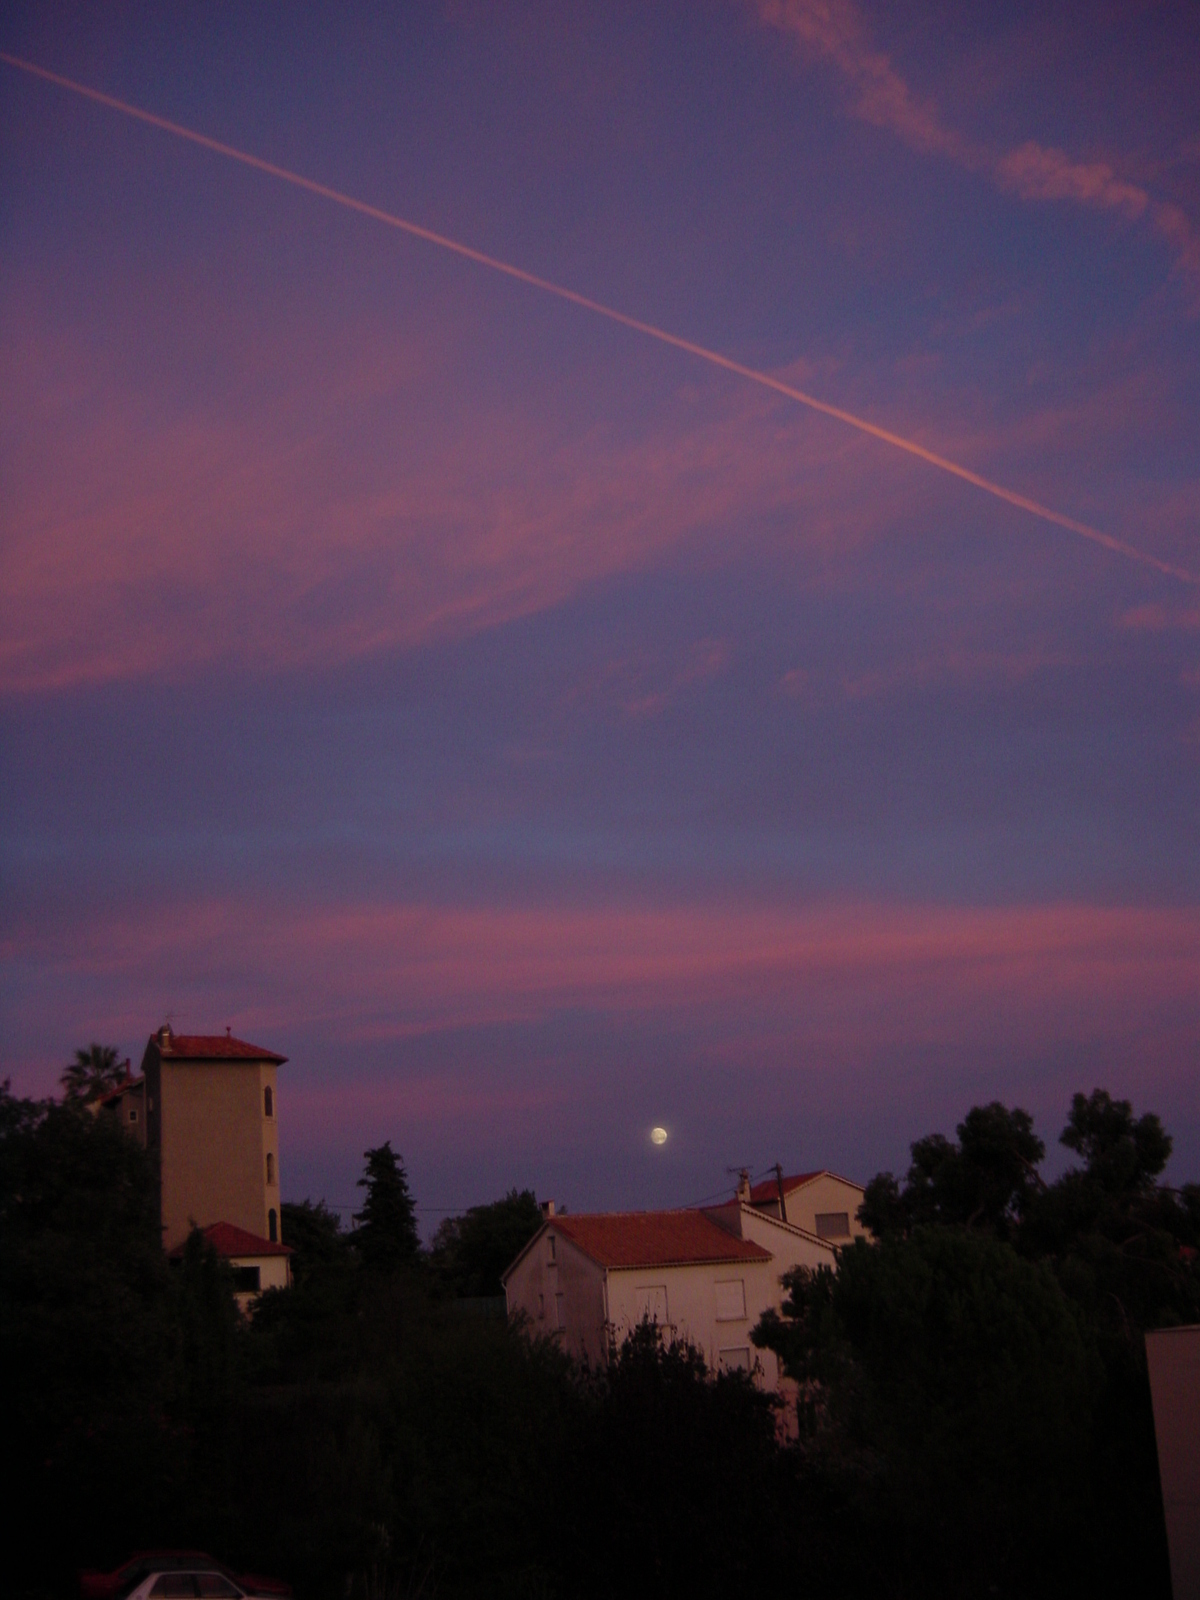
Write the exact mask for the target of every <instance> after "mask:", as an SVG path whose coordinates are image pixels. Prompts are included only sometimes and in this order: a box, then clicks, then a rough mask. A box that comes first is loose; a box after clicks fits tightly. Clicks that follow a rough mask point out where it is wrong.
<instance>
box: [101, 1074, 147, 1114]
mask: <svg viewBox="0 0 1200 1600" xmlns="http://www.w3.org/2000/svg"><path fill="white" fill-rule="evenodd" d="M144 1082H145V1079H144V1078H135V1077H134V1076H133V1074H132V1073H126V1075H125V1076H124V1077H123V1078H122V1079H121V1081H120V1083H119V1084H117V1086H116V1088H115V1089H110V1090H109V1091H108V1093H107V1094H104V1095H101V1096H100V1104H101V1105H102V1106H111V1105H114V1104H115V1103H116V1102H117V1101H118V1100H119V1099H120V1098H121V1096H122V1095H123V1094H128V1093H129V1091H130V1090H131V1089H140V1088H141V1087H142V1084H143V1083H144Z"/></svg>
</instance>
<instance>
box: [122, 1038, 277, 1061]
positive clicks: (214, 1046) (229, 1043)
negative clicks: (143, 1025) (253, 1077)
mask: <svg viewBox="0 0 1200 1600" xmlns="http://www.w3.org/2000/svg"><path fill="white" fill-rule="evenodd" d="M150 1043H151V1045H152V1046H153V1047H154V1048H155V1049H156V1050H157V1051H158V1052H159V1054H160V1055H162V1056H164V1057H169V1058H170V1059H171V1060H172V1061H273V1062H274V1063H275V1065H276V1066H277V1067H278V1066H282V1065H283V1063H284V1062H285V1061H286V1060H287V1057H286V1056H280V1055H276V1054H275V1052H274V1051H273V1050H264V1049H262V1047H261V1046H260V1045H257V1044H247V1043H246V1041H245V1040H244V1039H231V1038H230V1037H229V1035H228V1034H227V1033H173V1034H171V1035H170V1037H169V1038H168V1039H167V1040H166V1042H165V1043H163V1042H161V1041H160V1037H159V1035H158V1034H157V1033H152V1034H151V1035H150Z"/></svg>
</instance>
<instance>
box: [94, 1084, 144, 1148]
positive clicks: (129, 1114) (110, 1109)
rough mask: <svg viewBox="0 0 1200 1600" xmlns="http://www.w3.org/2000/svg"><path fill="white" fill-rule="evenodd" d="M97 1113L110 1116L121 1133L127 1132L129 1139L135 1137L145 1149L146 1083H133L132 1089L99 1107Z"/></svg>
mask: <svg viewBox="0 0 1200 1600" xmlns="http://www.w3.org/2000/svg"><path fill="white" fill-rule="evenodd" d="M99 1115H100V1116H102V1117H112V1118H113V1120H114V1121H115V1122H116V1123H117V1124H118V1125H119V1127H120V1129H121V1131H122V1133H127V1134H128V1135H129V1137H130V1138H131V1139H136V1140H137V1142H138V1144H140V1145H141V1146H142V1148H143V1149H145V1146H146V1085H145V1084H144V1083H139V1084H135V1086H134V1087H133V1088H132V1089H127V1090H126V1091H125V1093H124V1094H123V1095H122V1096H121V1098H120V1099H119V1100H117V1101H116V1102H115V1103H114V1104H113V1105H111V1106H103V1107H101V1108H100V1111H99Z"/></svg>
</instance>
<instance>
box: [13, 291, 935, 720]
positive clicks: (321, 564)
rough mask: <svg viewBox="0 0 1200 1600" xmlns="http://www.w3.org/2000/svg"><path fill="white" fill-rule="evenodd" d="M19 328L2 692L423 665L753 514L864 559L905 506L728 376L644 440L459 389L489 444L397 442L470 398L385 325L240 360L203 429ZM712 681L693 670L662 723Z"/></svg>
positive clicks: (122, 379) (817, 435) (706, 668)
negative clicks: (393, 656) (407, 657)
mask: <svg viewBox="0 0 1200 1600" xmlns="http://www.w3.org/2000/svg"><path fill="white" fill-rule="evenodd" d="M14 309H16V308H14ZM22 326H23V331H22V332H18V331H17V330H18V329H19V328H22ZM9 327H10V330H11V332H10V339H11V342H10V344H9V346H8V349H7V351H6V352H5V357H4V368H3V371H4V376H5V378H6V379H7V381H8V382H9V386H10V390H12V391H13V392H19V393H20V394H21V395H22V400H23V404H22V407H21V411H20V417H19V419H18V421H17V422H16V424H15V425H14V427H13V428H12V429H11V430H10V436H9V438H8V440H7V441H6V444H5V459H4V466H5V468H6V471H5V487H4V507H5V520H6V530H5V540H4V543H3V547H2V548H0V639H2V640H3V643H2V644H0V690H2V691H7V692H20V691H23V690H25V691H27V690H44V689H47V688H51V689H52V688H59V687H66V686H70V685H72V684H77V683H87V682H98V681H105V680H111V679H124V678H129V677H137V676H145V675H149V674H154V675H157V676H167V677H170V676H172V675H187V674H188V673H189V672H191V671H193V670H195V669H196V668H198V667H206V666H211V665H213V664H215V663H220V662H232V663H237V664H239V665H242V666H250V667H252V668H266V669H268V670H275V669H285V670H286V669H287V668H290V667H294V666H298V665H307V664H314V663H315V664H318V665H320V664H326V663H329V662H333V661H341V660H346V659H352V658H354V657H357V656H362V655H366V654H370V653H373V652H376V651H379V650H386V649H392V648H404V647H408V646H412V645H416V644H420V643H423V642H425V641H427V640H430V639H433V638H437V637H443V636H447V635H450V636H454V635H461V634H464V633H469V632H472V631H475V630H477V629H480V628H486V627H491V626H495V625H497V624H498V623H502V622H504V621H507V620H510V619H512V618H515V617H519V616H523V615H528V614H530V613H532V612H536V611H538V610H540V609H543V608H545V607H547V606H552V605H554V604H557V603H559V602H561V601H562V600H564V599H565V598H567V597H569V596H570V595H572V594H574V593H576V592H578V591H579V589H581V588H582V587H585V586H587V585H588V584H592V583H595V582H597V581H600V580H603V579H605V578H607V577H610V576H612V575H613V574H615V573H620V572H628V571H634V570H638V569H641V568H643V567H646V566H648V565H651V564H653V563H655V562H657V561H661V560H662V559H663V557H664V555H665V554H666V553H668V552H670V551H671V550H672V549H673V548H675V547H676V546H677V545H678V544H679V543H680V542H682V541H685V540H690V541H696V540H703V539H704V538H706V537H708V536H710V535H712V534H714V533H715V531H716V530H722V529H723V528H724V526H725V524H726V523H727V522H728V521H729V520H730V519H733V518H736V519H737V520H738V521H739V523H742V524H744V522H745V520H746V519H752V518H754V517H757V516H762V515H764V514H767V513H770V512H774V511H778V510H779V509H781V508H786V509H787V510H789V511H790V512H791V513H792V515H793V524H792V526H793V530H794V531H793V535H792V537H793V538H795V539H799V540H801V541H803V542H806V543H808V544H810V545H812V546H814V547H821V546H825V547H827V548H829V549H831V550H832V549H835V548H840V549H842V550H845V551H849V550H852V549H853V548H854V547H855V546H856V544H858V543H859V542H860V541H861V540H863V539H864V538H870V537H871V536H872V534H873V532H878V531H879V529H880V528H881V527H882V526H883V525H884V524H885V522H886V520H887V517H888V516H889V515H890V514H892V512H893V511H894V508H895V505H896V503H897V502H896V499H895V497H893V498H892V500H891V501H890V502H889V503H887V504H885V503H883V502H882V501H881V500H880V497H879V495H878V492H877V491H876V490H875V489H874V488H873V487H872V485H871V483H870V480H869V479H867V478H866V476H865V475H864V474H863V473H862V472H861V470H860V469H859V467H858V463H860V462H861V461H862V459H863V457H864V455H865V454H866V453H868V452H870V451H871V450H872V449H873V448H874V447H873V446H872V445H871V444H870V442H869V441H865V440H859V439H854V438H837V439H832V440H831V438H830V436H829V430H828V429H826V428H825V427H823V426H822V425H821V424H814V423H813V421H812V419H810V418H807V417H803V416H798V415H796V414H795V413H794V412H792V411H791V410H790V408H787V407H786V406H783V405H781V404H780V403H779V402H776V401H774V400H772V399H770V398H768V397H765V396H763V397H759V396H747V395H746V393H745V392H744V391H742V390H741V389H740V388H737V387H735V386H732V385H731V384H730V383H729V382H728V381H727V380H725V379H723V378H720V377H716V378H713V379H711V380H708V381H704V382H699V383H698V382H697V381H696V379H695V376H694V374H692V373H691V372H686V373H685V376H686V377H687V379H688V387H687V388H685V389H681V390H678V391H676V393H675V394H674V395H670V394H668V396H667V398H666V401H665V403H664V406H663V407H662V410H661V413H660V415H659V417H658V418H657V420H656V421H655V423H654V424H653V425H651V426H649V427H647V428H645V429H642V430H639V431H638V432H637V433H636V434H634V436H632V437H630V438H627V439H626V438H621V437H619V436H618V435H617V434H616V433H615V430H613V429H612V428H610V427H607V426H606V427H599V426H597V425H595V424H594V423H592V422H590V421H589V420H588V419H587V418H586V415H585V417H584V418H583V419H581V420H580V421H579V422H577V423H576V424H574V425H571V424H570V423H568V422H566V421H565V420H564V416H563V415H562V414H561V413H560V414H558V415H557V416H556V418H555V421H554V425H553V427H552V428H551V430H550V431H549V435H548V432H547V426H546V421H547V419H546V417H545V416H543V415H541V414H540V413H538V412H536V410H531V409H530V406H529V404H528V403H522V402H521V401H520V400H519V399H514V400H512V401H511V402H510V403H508V404H507V405H505V406H504V407H503V408H501V407H500V406H499V405H498V404H497V403H496V402H495V401H494V400H492V399H490V398H488V397H486V396H478V395H476V396H473V397H470V396H466V395H463V396H462V397H458V396H456V401H455V403H456V404H457V405H459V406H460V407H462V406H465V405H467V404H473V405H474V407H475V414H474V416H473V417H472V422H471V427H470V428H469V429H465V428H462V427H461V418H460V426H459V427H458V428H456V429H453V430H451V429H449V428H443V429H440V430H439V427H438V424H437V421H436V416H435V419H434V420H433V421H431V422H430V423H429V424H428V426H427V427H426V426H424V425H421V426H420V427H418V426H412V425H410V426H409V428H408V429H407V430H406V431H404V432H401V433H399V435H398V436H397V437H396V438H395V440H394V443H393V439H392V437H391V435H392V434H393V433H394V432H395V430H394V428H392V427H389V426H388V425H386V424H384V425H381V423H380V420H379V416H380V412H381V411H382V412H383V413H384V414H385V416H391V415H397V416H401V417H408V416H417V417H423V416H424V415H425V414H426V413H429V412H433V413H436V410H437V406H438V405H439V404H443V405H444V404H445V403H446V402H445V395H446V393H447V391H453V390H454V389H455V387H456V386H457V385H459V384H460V383H461V375H460V372H459V362H460V361H465V360H466V359H467V358H466V357H465V356H464V355H463V353H462V351H461V349H460V348H459V345H458V342H457V339H456V337H455V334H454V329H453V326H451V327H450V328H449V329H448V330H447V331H448V338H447V345H446V349H445V350H444V351H443V352H441V355H442V358H443V359H442V361H441V363H440V368H441V370H434V364H432V363H431V361H430V359H429V358H428V355H427V351H426V350H425V349H424V347H423V345H422V343H421V342H420V341H418V342H417V343H415V344H413V343H410V341H409V340H408V337H407V334H403V335H401V336H400V337H395V336H393V337H392V340H391V344H390V348H389V349H388V350H382V349H381V343H380V341H379V340H378V339H377V338H376V337H375V334H374V331H373V330H372V329H370V328H364V329H362V330H361V333H360V337H359V338H358V339H356V341H355V344H354V346H353V349H352V351H351V352H349V353H348V352H347V350H346V348H345V341H343V342H342V345H341V347H339V348H337V349H330V350H329V351H327V352H322V356H323V359H322V360H321V361H319V362H318V361H315V360H314V361H311V362H310V363H309V366H308V369H307V371H306V372H304V373H300V374H297V373H292V372H290V371H281V372H279V373H278V374H271V373H270V372H268V373H267V375H266V376H265V377H264V375H263V368H264V364H265V363H264V354H263V352H262V351H260V350H258V349H254V350H252V351H249V352H242V353H240V354H239V353H238V352H237V351H236V350H233V351H231V352H230V353H229V356H228V359H229V361H230V363H231V366H232V368H233V370H231V372H230V374H229V389H230V397H231V403H230V404H228V405H225V404H223V405H221V406H219V407H218V406H213V407H212V408H210V409H199V410H198V409H196V408H195V407H194V406H189V407H186V408H184V407H178V406H177V407H176V408H175V409H172V408H171V406H170V405H163V404H162V403H161V397H159V396H158V395H156V394H155V393H154V391H153V390H152V389H149V390H147V389H143V388H141V387H139V386H138V385H136V384H134V383H132V382H131V381H130V380H129V378H128V376H127V374H125V373H124V372H123V371H121V370H119V369H118V368H117V367H116V364H115V362H114V361H113V359H112V358H111V356H110V355H109V354H108V353H107V352H104V353H100V352H99V351H98V350H97V349H96V348H95V347H94V346H93V345H92V344H90V343H89V342H88V341H87V340H86V338H84V337H82V336H81V337H80V338H78V339H77V340H75V341H72V340H70V339H69V338H66V337H64V336H63V335H61V334H56V335H54V336H53V337H45V336H44V335H43V333H42V332H41V326H40V323H39V322H38V321H37V319H36V318H35V319H33V320H32V321H29V320H27V319H25V318H23V317H18V316H14V317H13V318H12V319H11V320H10V323H9ZM429 337H431V335H430V334H429V332H428V328H427V327H426V328H425V330H424V334H423V338H424V339H425V340H428V338H429ZM359 352H361V354H360V353H359ZM241 367H244V369H245V371H244V373H243V372H242V371H240V370H239V368H241ZM243 376H244V377H245V379H246V384H247V385H249V384H250V383H251V382H253V384H254V385H255V386H256V392H255V394H254V397H253V403H252V404H246V403H245V402H244V401H243V400H241V399H239V398H237V397H238V396H239V394H240V392H241V390H242V389H243V387H244V386H243V385H242V384H241V383H240V382H239V380H240V379H241V378H242V377H243ZM276 389H278V390H279V392H278V393H276ZM431 392H432V394H433V395H434V397H435V398H434V402H433V404H432V405H431V403H430V398H429V397H430V393H431ZM549 403H550V404H551V405H553V399H552V398H551V399H550V401H549ZM764 424H766V425H764ZM348 437H353V439H354V444H355V448H354V449H353V450H351V449H349V448H347V445H346V441H347V440H348ZM548 437H549V439H550V440H551V441H552V442H551V443H549V444H548V443H547V439H548ZM898 476H899V480H900V481H901V482H903V481H904V471H903V468H901V469H900V471H899V474H898ZM831 507H836V510H833V509H831ZM720 665H721V663H720V662H719V661H712V662H708V663H699V662H692V663H688V664H683V665H682V666H681V667H680V669H679V670H681V671H682V672H683V674H684V676H683V678H682V679H681V680H680V682H679V683H678V684H674V685H672V684H669V683H668V684H652V685H650V686H649V687H648V688H646V689H645V690H644V691H643V698H644V701H645V703H644V705H643V708H642V709H643V713H644V714H653V712H654V711H655V709H656V707H657V706H658V705H659V697H661V696H662V695H664V694H665V695H666V696H667V698H668V699H669V698H670V697H671V695H673V694H674V693H676V692H679V690H680V689H681V688H682V687H684V686H685V685H686V683H687V682H690V681H693V680H695V679H696V677H697V674H699V676H700V677H703V676H704V675H705V674H708V675H711V673H712V672H714V671H717V670H720ZM628 698H629V701H630V704H631V705H632V704H633V703H634V701H635V700H636V699H637V698H638V693H637V692H636V690H632V689H631V692H630V695H629V697H628ZM663 703H665V701H664V702H663Z"/></svg>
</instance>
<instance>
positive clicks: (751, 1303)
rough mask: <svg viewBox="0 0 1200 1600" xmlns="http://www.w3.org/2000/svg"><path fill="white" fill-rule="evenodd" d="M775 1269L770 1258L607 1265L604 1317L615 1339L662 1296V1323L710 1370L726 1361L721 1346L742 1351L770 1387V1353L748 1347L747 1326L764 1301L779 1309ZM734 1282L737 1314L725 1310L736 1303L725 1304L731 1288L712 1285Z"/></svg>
mask: <svg viewBox="0 0 1200 1600" xmlns="http://www.w3.org/2000/svg"><path fill="white" fill-rule="evenodd" d="M780 1271H781V1269H780V1267H779V1265H778V1263H776V1262H775V1261H763V1262H758V1261H738V1262H731V1263H726V1264H725V1265H715V1266H711V1265H707V1264H705V1265H702V1266H688V1267H638V1268H635V1269H626V1268H621V1269H620V1270H610V1271H609V1274H608V1315H609V1321H610V1323H611V1324H612V1328H613V1332H614V1335H615V1336H616V1338H617V1340H618V1341H619V1340H621V1339H623V1338H625V1337H627V1336H628V1334H629V1333H630V1332H631V1331H632V1330H633V1328H635V1327H636V1326H637V1324H638V1322H639V1321H640V1320H641V1317H642V1314H643V1309H644V1308H647V1306H648V1302H649V1303H652V1302H653V1300H654V1299H658V1300H659V1303H660V1304H661V1300H662V1299H663V1298H665V1301H666V1306H665V1319H664V1320H665V1323H666V1326H667V1327H668V1328H669V1329H670V1330H671V1331H672V1332H673V1333H674V1335H675V1336H676V1338H680V1339H687V1340H688V1341H689V1342H690V1343H691V1344H694V1345H695V1346H696V1347H697V1349H699V1350H700V1351H701V1352H702V1353H703V1356H704V1359H705V1361H706V1362H707V1363H708V1365H709V1367H710V1368H711V1369H712V1370H713V1371H717V1370H719V1369H720V1368H721V1367H722V1366H726V1365H728V1364H730V1363H729V1358H728V1357H725V1358H723V1357H722V1354H721V1352H722V1351H745V1352H747V1359H748V1361H749V1364H750V1366H751V1367H753V1366H754V1364H755V1362H756V1361H757V1362H758V1364H759V1366H760V1367H761V1369H762V1375H761V1381H762V1383H763V1384H764V1386H765V1387H766V1388H769V1389H774V1388H775V1387H777V1385H778V1381H779V1368H778V1365H777V1363H776V1360H775V1357H774V1356H773V1355H772V1353H771V1352H770V1351H769V1350H756V1349H755V1348H754V1346H753V1345H752V1344H751V1343H750V1330H751V1329H752V1328H753V1327H754V1325H755V1324H756V1323H757V1322H758V1320H759V1318H760V1317H761V1316H762V1314H763V1312H764V1311H765V1310H766V1309H767V1307H768V1306H773V1307H774V1308H775V1309H776V1310H779V1308H780V1306H781V1304H782V1291H781V1289H780V1285H779V1277H780ZM737 1284H741V1285H742V1288H743V1297H744V1309H742V1314H741V1315H740V1316H738V1315H730V1312H731V1311H735V1310H736V1309H737V1307H736V1306H731V1305H730V1304H729V1301H730V1300H731V1299H732V1298H733V1295H734V1291H733V1290H732V1289H731V1288H730V1287H726V1288H724V1289H722V1290H719V1289H718V1285H726V1286H730V1285H737ZM654 1290H658V1291H660V1293H659V1295H657V1296H655V1295H653V1294H652V1291H654ZM662 1291H665V1296H664V1295H663V1293H662ZM719 1299H720V1301H721V1302H722V1303H721V1304H719V1303H718V1301H719ZM718 1312H721V1313H722V1315H720V1316H719V1315H718Z"/></svg>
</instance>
